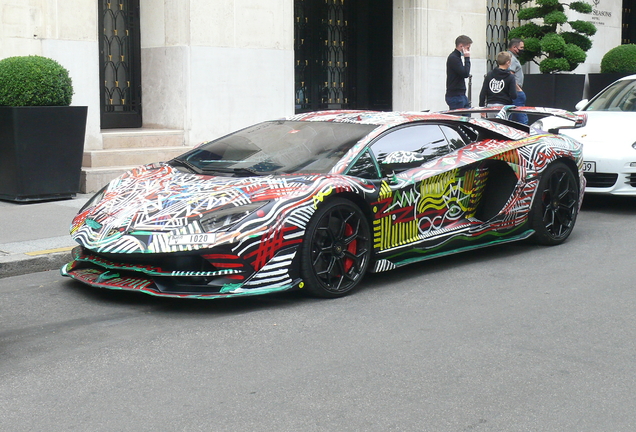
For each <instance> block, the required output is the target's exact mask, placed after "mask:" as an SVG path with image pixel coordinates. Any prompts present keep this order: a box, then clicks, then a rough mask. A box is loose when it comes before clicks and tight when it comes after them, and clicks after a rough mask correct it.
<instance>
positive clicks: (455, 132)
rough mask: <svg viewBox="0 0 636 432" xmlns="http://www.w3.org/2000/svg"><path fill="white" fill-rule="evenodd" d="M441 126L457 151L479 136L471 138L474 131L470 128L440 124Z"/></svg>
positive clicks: (453, 148) (450, 143) (452, 148)
mask: <svg viewBox="0 0 636 432" xmlns="http://www.w3.org/2000/svg"><path fill="white" fill-rule="evenodd" d="M440 128H441V129H442V132H444V135H445V136H446V139H447V140H448V143H449V145H450V147H451V150H452V151H455V150H457V149H458V148H462V147H464V146H465V145H466V144H470V143H471V142H474V141H476V138H477V137H476V136H475V137H473V139H471V136H470V135H471V134H470V132H472V131H470V130H468V129H466V130H465V129H462V128H461V127H458V128H457V129H454V128H452V127H450V126H445V125H442V126H440Z"/></svg>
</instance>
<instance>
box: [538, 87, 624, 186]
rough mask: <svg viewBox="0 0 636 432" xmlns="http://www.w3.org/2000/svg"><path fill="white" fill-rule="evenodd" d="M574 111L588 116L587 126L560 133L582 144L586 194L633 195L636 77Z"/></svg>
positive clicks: (584, 101)
mask: <svg viewBox="0 0 636 432" xmlns="http://www.w3.org/2000/svg"><path fill="white" fill-rule="evenodd" d="M576 108H577V109H578V110H580V111H578V112H579V113H585V114H587V125H586V126H584V127H582V128H578V129H563V130H561V131H560V132H561V133H562V134H565V135H568V136H570V137H572V138H574V139H576V140H578V141H579V142H581V143H582V144H583V160H584V162H583V164H584V167H583V170H584V174H585V177H586V179H587V187H586V189H585V192H586V193H595V194H613V195H636V75H630V76H628V77H625V78H621V79H619V80H618V81H615V82H614V83H612V84H611V85H609V86H608V87H606V88H605V89H604V90H603V91H601V92H600V93H599V94H598V95H596V96H595V97H594V98H593V99H592V100H591V101H588V100H582V101H581V102H579V103H578V104H577V106H576ZM543 126H544V129H547V128H546V127H545V126H546V125H545V124H544V125H543Z"/></svg>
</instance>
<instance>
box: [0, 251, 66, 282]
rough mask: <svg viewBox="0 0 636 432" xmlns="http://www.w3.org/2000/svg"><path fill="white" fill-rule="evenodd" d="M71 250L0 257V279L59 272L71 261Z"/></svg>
mask: <svg viewBox="0 0 636 432" xmlns="http://www.w3.org/2000/svg"><path fill="white" fill-rule="evenodd" d="M71 249H72V248H60V249H54V250H50V251H41V252H34V253H31V254H28V253H25V254H15V255H8V256H0V279H1V278H6V277H12V276H22V275H25V274H29V273H36V272H43V271H48V270H59V269H60V268H61V267H62V266H63V265H64V264H66V263H68V262H69V261H71V253H70V251H71Z"/></svg>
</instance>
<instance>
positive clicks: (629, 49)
mask: <svg viewBox="0 0 636 432" xmlns="http://www.w3.org/2000/svg"><path fill="white" fill-rule="evenodd" d="M601 73H627V74H636V45H634V44H626V45H619V46H617V47H614V48H612V49H611V50H609V51H608V52H606V53H605V55H604V56H603V58H602V59H601Z"/></svg>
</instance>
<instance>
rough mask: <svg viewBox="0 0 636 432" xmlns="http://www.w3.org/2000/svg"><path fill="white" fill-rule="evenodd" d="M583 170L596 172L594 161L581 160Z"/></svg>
mask: <svg viewBox="0 0 636 432" xmlns="http://www.w3.org/2000/svg"><path fill="white" fill-rule="evenodd" d="M583 172H589V173H595V172H596V162H586V161H584V162H583Z"/></svg>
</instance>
